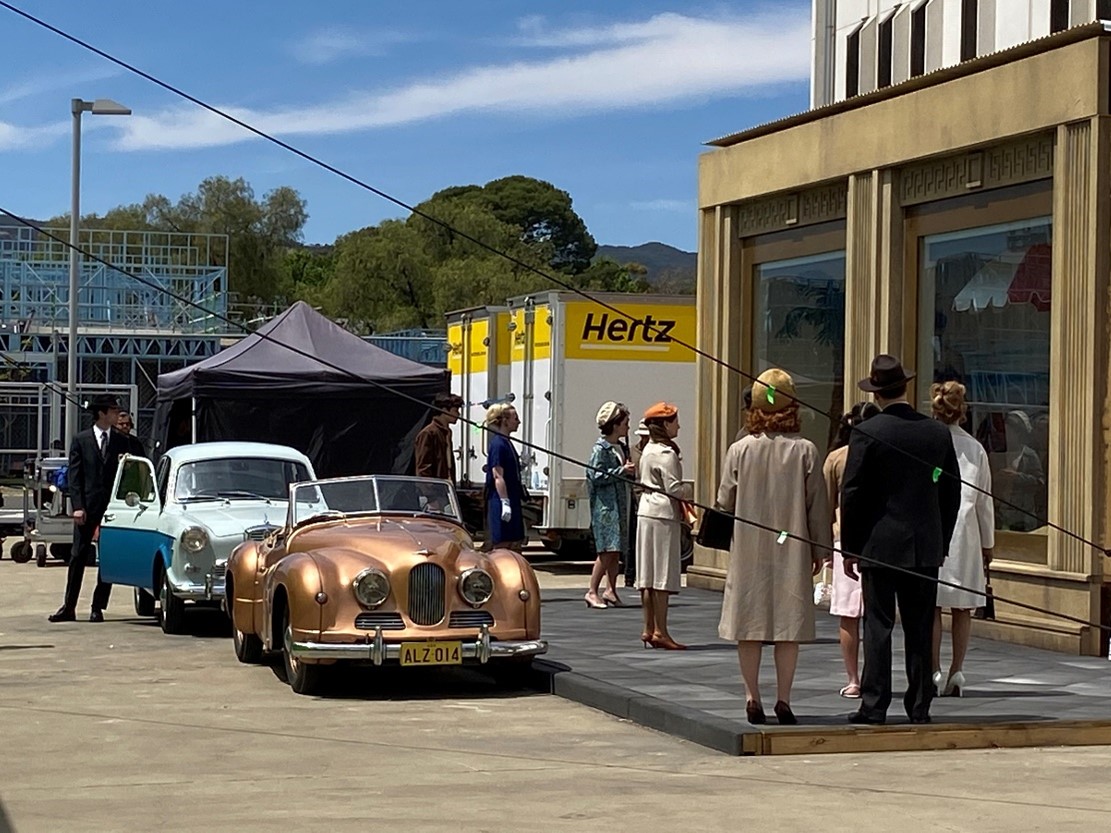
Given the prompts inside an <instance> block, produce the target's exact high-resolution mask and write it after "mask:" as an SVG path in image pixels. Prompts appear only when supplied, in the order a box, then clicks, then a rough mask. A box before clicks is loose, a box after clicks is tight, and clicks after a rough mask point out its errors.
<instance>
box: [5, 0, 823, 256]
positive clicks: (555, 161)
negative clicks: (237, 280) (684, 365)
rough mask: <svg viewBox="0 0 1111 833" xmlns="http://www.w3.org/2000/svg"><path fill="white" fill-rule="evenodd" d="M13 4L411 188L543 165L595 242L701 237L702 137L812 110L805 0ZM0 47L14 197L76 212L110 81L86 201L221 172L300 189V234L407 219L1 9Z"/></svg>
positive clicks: (10, 197) (8, 188)
mask: <svg viewBox="0 0 1111 833" xmlns="http://www.w3.org/2000/svg"><path fill="white" fill-rule="evenodd" d="M12 2H14V3H15V4H16V5H19V6H20V7H21V8H23V9H24V10H26V11H28V12H30V13H32V14H35V15H36V16H39V17H42V18H44V19H45V20H47V21H48V22H50V23H52V24H54V25H55V26H58V27H59V28H61V29H65V30H67V31H69V32H70V33H72V34H74V35H76V36H78V37H80V38H82V39H84V40H87V41H89V42H91V43H92V44H93V45H95V46H98V47H100V48H101V49H103V50H105V51H107V52H110V53H112V54H114V55H116V56H118V57H120V58H122V59H124V60H126V61H128V62H129V63H132V64H135V65H136V66H138V67H140V68H141V69H144V70H146V71H147V72H149V73H151V74H152V75H155V76H158V77H159V78H162V79H163V80H165V81H167V82H169V83H172V84H174V85H175V86H178V87H180V88H182V89H184V90H186V91H187V92H190V93H192V94H193V95H195V96H197V97H198V98H201V99H203V100H206V101H208V102H209V103H211V104H214V105H217V106H219V107H221V108H226V109H229V110H231V111H233V112H234V113H235V114H236V115H237V116H239V117H240V118H243V119H244V120H245V121H248V122H250V123H252V124H256V125H257V126H259V127H261V128H263V129H265V130H267V131H272V132H274V133H276V134H277V135H279V136H280V137H281V138H283V139H284V140H286V141H288V142H290V143H291V144H293V145H296V146H297V147H300V148H301V149H303V150H305V151H307V152H309V153H311V154H313V155H316V156H319V157H321V158H323V159H324V160H326V161H328V162H330V163H331V164H333V165H335V166H336V167H339V168H342V169H343V170H346V171H348V172H349V173H351V174H353V175H355V176H357V177H359V178H361V179H364V180H365V181H367V182H369V183H371V184H372V185H374V186H375V187H378V188H381V189H382V190H384V191H387V192H389V193H391V194H393V195H394V196H396V197H398V198H400V199H402V200H404V201H406V202H409V203H416V202H419V201H421V200H423V199H425V198H426V197H428V196H429V195H431V194H432V193H433V192H435V191H437V190H439V189H441V188H445V187H448V186H451V185H461V184H467V183H478V184H481V183H484V182H487V181H489V180H491V179H496V178H498V177H501V176H507V175H511V174H525V175H527V176H533V177H537V178H539V179H546V180H548V181H550V182H552V183H554V184H555V185H556V186H557V187H559V188H562V189H564V190H566V191H568V192H569V193H570V194H571V196H572V198H573V199H574V205H575V209H576V210H577V211H578V212H579V214H581V215H582V216H583V218H584V219H585V220H586V223H587V226H588V228H589V229H590V231H591V232H592V233H593V234H594V236H595V238H596V239H597V240H598V241H599V242H600V243H608V244H618V245H636V244H639V243H644V242H647V241H650V240H659V241H662V242H664V243H669V244H671V245H674V246H678V247H680V248H684V249H687V250H693V249H694V248H695V199H696V192H697V159H698V156H699V154H700V153H702V152H704V151H705V148H704V147H703V146H702V143H703V142H705V141H706V140H708V139H712V138H715V137H717V136H721V135H725V134H728V133H732V132H734V131H737V130H740V129H743V128H745V127H748V126H752V125H756V124H761V123H763V122H766V121H769V120H772V119H775V118H779V117H781V116H785V115H788V114H790V113H795V112H798V111H801V110H804V109H806V107H807V98H808V93H807V90H808V77H809V48H810V42H809V27H810V21H809V18H810V4H809V3H807V2H796V0H732V2H717V3H705V4H703V3H699V2H697V0H695V2H664V0H637V2H631V0H606V2H604V3H602V2H598V1H597V0H595V2H580V1H579V0H564V2H560V3H555V4H539V3H526V2H508V1H507V0H503V1H502V2H495V0H462V2H460V0H455V1H454V2H438V1H437V2H433V1H432V0H428V1H427V2H419V1H418V2H408V3H400V2H385V0H363V1H362V2H355V0H343V2H322V3H315V4H309V3H304V2H287V0H269V2H262V0H255V2H233V3H229V2H226V0H222V2H213V1H212V0H191V2H188V3H170V2H150V0H147V2H134V0H112V2H109V3H88V2H74V1H73V0H50V2H47V1H46V0H22V2H20V0H12ZM106 9H111V10H112V14H111V16H109V15H108V14H106V13H105V11H104V10H106ZM0 55H3V60H2V62H0V205H3V207H4V208H6V209H8V210H10V211H13V212H15V213H21V214H23V215H25V216H31V217H39V218H44V217H49V216H53V215H57V214H61V213H64V212H66V211H67V210H68V207H69V182H70V161H69V159H70V117H69V100H70V99H71V98H74V97H80V98H85V99H93V98H100V97H105V98H113V99H116V100H118V101H120V102H122V103H124V104H126V105H127V106H129V107H131V108H132V110H133V112H134V115H132V116H130V117H116V116H89V115H86V116H85V117H84V121H83V131H82V140H83V177H82V213H88V212H93V211H96V212H103V211H106V210H107V209H109V208H111V207H112V206H114V205H118V204H121V203H130V202H137V201H140V200H142V198H143V197H144V196H145V195H146V194H148V193H160V194H165V195H166V196H168V197H170V198H171V199H177V198H178V197H179V196H180V195H181V194H183V193H185V192H188V191H192V190H194V189H195V188H196V186H197V184H198V183H199V182H200V181H201V180H202V179H203V178H205V177H206V176H210V175H214V174H223V175H227V176H230V177H239V176H242V177H244V178H245V179H246V180H247V181H248V182H250V183H251V185H252V186H253V187H254V189H255V192H256V194H258V195H260V196H261V195H262V194H263V193H264V192H266V191H268V190H270V189H271V188H274V187H277V186H280V185H290V186H292V187H294V188H296V189H297V190H298V191H299V192H300V193H301V195H302V196H303V197H304V198H305V199H306V200H307V202H308V211H309V221H308V223H307V225H306V227H305V239H306V241H308V242H313V243H330V242H332V241H333V240H334V239H335V238H336V236H338V235H340V234H343V233H345V232H347V231H351V230H352V229H356V228H362V227H364V226H367V225H372V224H374V223H377V222H379V221H381V220H382V219H385V218H387V217H396V216H402V215H403V212H402V211H401V210H400V209H398V208H396V207H395V206H393V205H391V204H389V203H387V202H384V201H383V200H381V199H379V198H378V197H375V196H373V195H371V194H368V193H366V192H363V191H361V190H359V189H357V188H355V187H354V186H352V185H350V184H349V183H346V182H344V181H342V180H340V179H339V178H337V177H335V176H334V175H332V174H329V173H327V172H325V171H323V170H320V169H318V168H314V167H313V166H311V165H309V164H308V163H306V162H304V161H302V160H300V159H297V158H296V157H294V156H292V155H291V154H289V153H288V152H287V151H284V150H282V149H280V148H278V147H275V146H272V145H270V144H268V143H265V142H263V141H262V140H259V139H255V138H252V137H251V136H250V135H249V134H245V133H244V132H243V131H242V130H241V129H239V128H237V127H235V126H234V125H231V124H228V123H224V122H221V121H220V120H219V119H217V118H215V117H213V116H211V115H210V114H206V113H205V112H204V111H201V110H199V109H198V108H196V107H195V106H193V105H192V104H189V103H188V102H185V101H183V100H181V99H179V98H177V97H175V96H173V95H172V94H171V93H169V92H166V91H164V90H162V89H160V88H158V87H156V86H154V85H152V84H150V83H149V82H147V81H145V80H143V79H141V78H138V77H136V76H133V75H131V74H129V73H127V72H126V71H124V70H121V69H119V68H117V67H114V66H113V65H111V64H109V63H107V62H105V61H104V60H103V59H101V58H99V57H97V56H96V55H93V54H92V53H89V52H86V51H85V50H83V49H81V48H80V47H78V46H75V45H73V44H71V43H69V42H67V41H64V40H62V39H61V38H59V37H58V36H56V35H54V34H52V33H50V32H47V31H45V30H43V29H40V28H38V27H36V26H35V25H33V24H31V23H29V22H27V21H25V20H23V19H22V18H20V17H17V16H16V15H14V14H13V13H12V12H10V11H8V10H6V9H2V8H0Z"/></svg>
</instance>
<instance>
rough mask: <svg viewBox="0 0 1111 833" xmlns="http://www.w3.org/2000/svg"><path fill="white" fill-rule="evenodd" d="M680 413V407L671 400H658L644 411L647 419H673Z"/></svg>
mask: <svg viewBox="0 0 1111 833" xmlns="http://www.w3.org/2000/svg"><path fill="white" fill-rule="evenodd" d="M677 413H679V409H678V408H676V407H675V406H674V405H672V404H671V403H670V402H657V403H656V404H655V405H653V406H652V407H651V408H649V409H648V410H647V411H645V412H644V418H645V419H671V418H672V417H673V416H675V415H676V414H677Z"/></svg>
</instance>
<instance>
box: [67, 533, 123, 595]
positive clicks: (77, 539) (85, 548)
mask: <svg viewBox="0 0 1111 833" xmlns="http://www.w3.org/2000/svg"><path fill="white" fill-rule="evenodd" d="M99 523H100V520H99V519H97V521H96V523H92V522H91V521H90V520H86V521H85V523H83V524H81V525H80V526H78V525H77V524H74V525H73V551H72V552H71V553H70V556H69V572H68V574H67V575H66V600H65V606H66V610H77V599H78V597H80V595H81V580H82V579H83V578H84V577H85V565H86V564H87V563H88V562H89V560H90V558H91V557H92V554H93V532H94V531H95V530H96V528H97V525H98V524H99ZM111 593H112V585H111V584H106V583H104V582H103V581H101V579H100V570H99V569H98V570H97V573H96V589H95V590H94V591H93V604H92V609H93V610H104V608H106V607H108V597H109V596H110V595H111Z"/></svg>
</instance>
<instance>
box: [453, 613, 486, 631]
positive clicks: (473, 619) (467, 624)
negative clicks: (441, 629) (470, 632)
mask: <svg viewBox="0 0 1111 833" xmlns="http://www.w3.org/2000/svg"><path fill="white" fill-rule="evenodd" d="M492 624H494V617H493V616H491V615H490V613H489V612H488V611H485V610H453V611H452V612H451V619H449V620H448V627H451V628H480V627H482V626H483V625H492Z"/></svg>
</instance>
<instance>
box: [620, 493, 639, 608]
mask: <svg viewBox="0 0 1111 833" xmlns="http://www.w3.org/2000/svg"><path fill="white" fill-rule="evenodd" d="M636 500H637V499H636V497H633V498H632V504H633V505H632V507H631V509H630V511H629V548H628V550H626V552H625V555H624V558H625V563H624V564H622V565H621V567H622V572H623V573H624V574H625V586H626V587H635V586H636V581H637V507H636Z"/></svg>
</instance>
